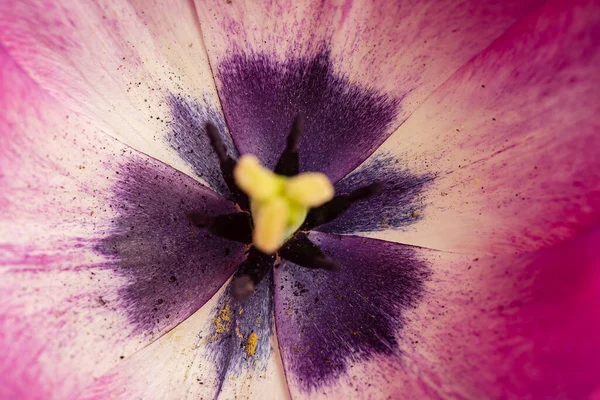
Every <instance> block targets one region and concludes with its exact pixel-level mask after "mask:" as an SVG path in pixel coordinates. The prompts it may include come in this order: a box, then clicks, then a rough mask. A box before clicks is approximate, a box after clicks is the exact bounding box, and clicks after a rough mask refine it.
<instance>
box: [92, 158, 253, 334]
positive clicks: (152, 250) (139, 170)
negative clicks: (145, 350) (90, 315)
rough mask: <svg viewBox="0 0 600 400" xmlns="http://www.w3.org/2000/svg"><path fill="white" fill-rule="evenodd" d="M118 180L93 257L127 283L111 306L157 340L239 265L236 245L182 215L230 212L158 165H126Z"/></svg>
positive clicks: (201, 188) (183, 177) (222, 203)
mask: <svg viewBox="0 0 600 400" xmlns="http://www.w3.org/2000/svg"><path fill="white" fill-rule="evenodd" d="M120 177H121V179H120V180H119V181H118V183H117V185H116V186H115V187H114V193H113V196H112V200H111V208H113V209H115V210H116V211H117V213H118V217H117V218H116V219H115V220H114V221H112V222H113V226H112V229H111V231H110V232H109V233H108V235H107V236H106V237H105V238H104V239H103V240H102V241H101V242H100V243H99V244H98V246H97V250H98V251H99V252H100V253H102V254H104V255H106V256H109V257H110V258H112V260H113V261H112V262H111V263H109V264H108V265H107V266H106V267H107V268H111V269H114V270H115V271H117V272H118V273H119V274H121V275H122V276H123V277H125V278H126V279H128V280H129V282H130V283H129V285H128V286H126V287H124V288H123V289H122V290H121V292H120V296H121V298H120V304H119V305H118V306H119V307H121V308H123V309H124V310H126V311H127V313H128V314H129V318H130V320H131V322H132V323H133V324H134V325H135V326H136V328H137V329H138V330H139V331H143V332H146V333H148V334H150V333H153V332H160V331H162V330H163V329H167V328H169V327H172V326H174V325H176V324H177V323H178V322H181V321H182V320H183V319H185V318H187V317H188V316H189V315H191V314H192V313H194V312H195V311H197V310H198V309H199V308H200V307H201V306H202V305H203V304H204V303H205V302H206V301H208V300H209V299H210V298H211V297H212V296H213V295H214V293H215V292H216V291H217V290H218V289H219V288H220V287H221V286H222V285H223V283H225V281H226V280H227V279H228V278H229V277H230V276H231V274H232V273H233V272H234V271H235V269H236V268H237V266H238V265H239V264H240V263H241V262H242V260H243V252H244V246H243V245H241V244H239V243H236V242H231V241H227V240H224V239H220V238H218V237H216V236H214V235H211V234H210V233H208V232H207V231H204V230H200V229H198V228H197V227H195V226H192V225H191V223H190V222H189V221H188V220H187V219H186V218H185V212H187V211H190V210H202V211H205V212H207V213H211V214H223V213H228V212H232V211H234V207H233V204H232V203H230V202H228V201H227V200H225V199H223V198H222V197H220V196H218V195H217V194H215V193H214V192H213V191H212V190H210V189H208V188H206V187H205V186H203V185H201V184H200V183H198V182H196V181H194V180H193V179H191V178H190V177H188V176H186V175H184V174H182V173H180V172H178V171H176V170H175V169H173V168H170V167H168V166H165V165H163V164H161V163H159V162H158V161H154V160H151V161H141V160H140V161H135V162H130V163H128V164H126V165H124V166H123V168H122V169H121V171H120Z"/></svg>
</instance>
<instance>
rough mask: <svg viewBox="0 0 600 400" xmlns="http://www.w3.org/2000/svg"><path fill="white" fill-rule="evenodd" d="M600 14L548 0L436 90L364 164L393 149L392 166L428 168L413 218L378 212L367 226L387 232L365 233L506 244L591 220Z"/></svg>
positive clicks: (453, 243) (596, 209) (587, 5)
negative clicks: (393, 221)
mask: <svg viewBox="0 0 600 400" xmlns="http://www.w3.org/2000/svg"><path fill="white" fill-rule="evenodd" d="M599 15H600V8H599V6H598V3H597V2H588V1H578V2H567V1H553V2H549V3H548V4H547V5H546V6H544V7H543V8H542V9H540V10H539V11H538V12H536V13H535V14H533V15H532V16H530V17H529V18H527V19H525V20H523V21H522V22H521V23H519V24H517V25H515V26H514V27H513V28H511V29H510V30H509V31H508V32H507V33H506V34H505V35H503V36H502V37H501V38H499V39H498V40H496V41H495V42H494V43H493V44H492V45H491V46H490V47H489V48H488V49H486V50H485V51H484V52H482V53H481V54H479V55H478V56H477V57H475V58H474V59H473V60H471V61H470V62H469V63H468V64H467V65H465V66H464V67H463V68H461V69H460V70H459V71H458V72H457V73H456V74H455V75H454V76H452V78H450V79H449V80H448V81H447V82H446V83H445V84H444V85H443V86H442V87H441V88H439V89H438V90H437V91H436V92H434V93H433V94H432V95H431V96H430V98H429V99H428V100H427V101H426V102H425V103H424V104H423V105H422V106H421V107H420V108H419V109H418V110H417V111H416V112H415V113H414V114H413V115H412V116H411V118H409V119H408V120H407V121H406V122H405V123H404V124H403V125H402V126H401V127H400V128H399V129H398V131H396V133H395V134H394V136H392V137H391V138H390V139H389V140H388V141H387V142H386V143H385V144H384V145H383V146H382V147H381V149H379V150H378V152H377V153H375V154H374V155H373V156H372V158H371V159H370V160H369V161H368V162H367V163H365V168H367V169H368V164H369V163H373V162H375V161H377V160H381V159H385V158H390V156H393V158H394V159H395V160H394V159H392V160H391V162H389V164H390V166H391V167H394V168H396V169H400V170H401V171H409V175H411V174H412V175H416V176H423V175H427V174H433V175H434V177H433V179H431V181H430V182H429V183H428V184H427V185H426V187H425V188H423V189H422V190H420V193H419V195H420V196H419V197H420V202H421V204H420V207H419V208H418V210H417V211H418V213H417V214H416V215H417V217H418V218H416V219H417V221H416V223H415V224H413V225H412V226H410V227H406V226H397V227H398V228H401V229H395V230H390V229H389V225H388V226H387V227H386V225H385V224H386V219H385V218H381V219H379V220H378V221H375V222H373V225H376V224H378V229H377V230H380V231H383V232H380V233H373V234H372V235H374V236H376V237H380V238H385V239H388V240H393V241H398V242H401V243H410V244H415V245H420V246H426V247H432V248H438V249H444V250H452V251H462V252H472V253H477V252H493V253H514V252H522V251H531V250H535V249H538V248H541V247H545V246H549V245H552V244H555V243H558V242H560V241H561V240H564V239H566V238H569V237H571V236H573V235H574V234H575V233H576V232H579V231H581V230H585V229H587V228H589V227H590V226H592V225H593V224H595V223H597V221H598V219H599V218H600V184H599V182H600V158H599V157H598V156H597V153H598V149H599V148H600V136H599V135H598V132H599V131H600V117H599V116H600V102H599V101H598V85H597V74H598V71H599V70H600V51H599V49H600V47H599V44H600V34H599V32H600V18H599ZM394 162H396V164H394ZM360 169H361V168H359V171H360ZM405 173H406V172H405ZM365 204H368V203H366V202H365ZM365 207H368V205H365ZM380 212H381V215H382V216H383V217H385V216H386V215H390V214H392V215H406V214H407V213H408V214H411V213H412V210H411V209H410V208H401V207H395V206H394V205H390V206H389V207H387V208H386V209H380ZM393 227H394V226H393ZM360 230H361V228H360V227H359V228H358V229H356V231H360ZM362 230H363V231H365V230H364V229H362ZM373 230H375V229H370V231H373Z"/></svg>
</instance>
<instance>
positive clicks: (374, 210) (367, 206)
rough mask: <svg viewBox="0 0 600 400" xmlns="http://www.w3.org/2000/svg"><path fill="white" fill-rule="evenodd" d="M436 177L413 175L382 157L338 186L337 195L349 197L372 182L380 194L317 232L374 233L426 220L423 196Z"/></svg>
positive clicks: (356, 204) (391, 160) (370, 160)
mask: <svg viewBox="0 0 600 400" xmlns="http://www.w3.org/2000/svg"><path fill="white" fill-rule="evenodd" d="M434 179H435V176H434V175H433V174H428V175H414V174H412V173H411V172H409V171H408V170H405V169H402V168H401V164H400V163H399V162H398V160H396V159H395V158H394V157H392V156H389V155H385V154H379V155H377V156H376V157H372V158H371V159H369V160H368V161H367V162H366V163H365V164H363V165H362V166H361V167H359V169H358V170H356V171H354V172H352V173H351V174H350V175H348V176H347V177H345V178H344V179H342V180H341V181H339V182H338V183H337V184H336V185H335V193H336V194H348V193H350V192H352V191H353V190H356V189H357V188H359V187H362V186H366V185H369V184H371V183H373V182H376V181H377V182H379V183H381V184H382V189H381V191H380V192H379V193H378V194H376V195H374V196H373V197H370V198H368V199H366V200H363V201H359V202H356V203H354V204H353V205H352V207H350V209H348V210H347V211H346V212H345V213H344V214H343V215H342V216H340V217H339V218H337V219H335V220H333V221H331V222H330V223H328V224H325V225H321V226H319V227H317V228H316V230H318V231H320V232H327V233H344V234H348V233H355V232H374V231H382V230H387V229H394V228H396V229H397V228H403V227H407V226H409V225H411V224H414V223H415V222H417V221H419V220H420V219H421V218H422V217H423V213H424V206H423V205H422V199H423V196H424V194H425V192H426V190H427V186H428V184H429V183H430V182H432V181H433V180H434Z"/></svg>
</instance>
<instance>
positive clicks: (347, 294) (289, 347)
mask: <svg viewBox="0 0 600 400" xmlns="http://www.w3.org/2000/svg"><path fill="white" fill-rule="evenodd" d="M311 240H312V241H313V242H314V243H315V244H317V245H319V246H320V248H321V250H322V251H323V252H325V253H326V254H327V255H330V256H332V257H334V258H335V259H337V260H338V261H339V262H340V263H341V265H342V269H341V271H340V272H326V271H321V270H309V269H306V268H301V267H298V266H297V265H295V264H291V263H289V262H284V263H283V265H282V266H281V268H279V269H277V270H276V273H275V288H276V292H275V296H276V297H275V305H276V306H275V321H276V325H277V334H278V339H279V345H280V347H281V352H282V355H283V361H284V366H285V368H286V373H287V377H288V381H289V382H291V383H293V385H294V386H295V387H298V388H300V389H301V390H304V391H309V390H311V389H318V388H319V387H321V386H323V385H326V384H328V383H332V382H333V381H334V380H335V379H336V378H338V377H339V376H340V375H342V374H343V373H344V372H345V371H346V369H347V367H348V366H349V364H351V363H354V362H359V361H362V360H365V359H369V358H370V357H371V356H372V355H375V354H396V353H397V354H399V353H400V352H401V350H400V349H398V347H397V346H398V343H397V340H396V337H397V335H398V333H399V331H400V330H401V329H402V327H403V326H404V324H405V321H404V320H403V317H402V313H403V311H405V310H407V309H409V308H412V307H415V306H416V305H417V303H418V301H419V299H420V298H421V296H422V293H423V290H424V282H425V280H426V279H428V277H429V275H430V272H429V271H430V270H429V267H428V266H427V265H426V264H425V262H424V261H423V260H421V259H419V258H418V257H417V256H416V252H415V249H414V248H413V247H410V246H405V245H400V244H397V243H391V242H384V241H380V240H375V239H366V238H360V237H352V236H334V235H328V234H322V233H313V234H311Z"/></svg>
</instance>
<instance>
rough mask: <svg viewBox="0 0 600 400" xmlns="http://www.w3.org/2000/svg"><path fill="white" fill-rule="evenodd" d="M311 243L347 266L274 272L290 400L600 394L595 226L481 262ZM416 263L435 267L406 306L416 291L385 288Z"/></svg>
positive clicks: (388, 247)
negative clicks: (292, 399)
mask: <svg viewBox="0 0 600 400" xmlns="http://www.w3.org/2000/svg"><path fill="white" fill-rule="evenodd" d="M313 239H315V240H317V241H318V242H319V243H320V244H321V246H322V247H323V248H324V249H325V250H326V252H328V254H331V255H333V256H334V257H336V258H339V259H340V260H341V261H342V270H341V271H340V272H339V273H340V274H341V275H340V276H339V277H338V276H335V275H334V274H329V275H327V274H318V273H315V272H314V271H312V272H310V271H309V272H307V271H300V270H298V269H296V268H282V269H281V270H278V271H277V273H276V288H277V289H278V291H277V294H276V322H277V327H278V334H279V343H280V346H281V349H282V356H283V361H284V368H285V370H286V376H287V378H288V383H289V386H290V392H291V393H292V396H293V397H295V398H296V397H297V398H307V397H308V398H348V399H381V398H393V399H395V398H407V399H448V398H451V399H482V398H492V399H546V398H552V399H555V398H565V399H587V398H589V397H590V396H592V395H593V394H594V393H598V391H599V390H600V368H598V367H599V365H598V360H599V359H600V342H599V341H598V335H599V334H600V313H599V312H598V311H599V310H600V263H599V261H598V257H597V249H598V248H599V246H600V227H597V228H596V229H595V230H593V231H590V232H587V233H584V234H581V235H578V236H577V237H576V238H574V239H572V240H570V241H568V242H565V243H562V244H560V245H558V246H555V247H552V248H549V249H544V250H541V251H539V252H536V253H530V254H521V255H505V256H490V257H481V258H473V257H470V256H466V255H460V254H453V253H446V252H440V251H435V250H429V249H423V248H417V247H411V246H406V245H401V244H398V243H390V242H383V241H378V240H374V239H367V238H358V237H351V236H342V237H335V236H333V235H324V234H316V235H313ZM374 249H379V252H377V251H375V252H374V251H373V250H374ZM398 253H402V254H403V256H402V257H398ZM419 264H421V265H425V266H428V268H430V269H431V274H430V275H429V276H427V278H426V281H425V287H424V288H423V289H422V290H421V291H420V298H418V299H417V302H416V303H413V304H412V306H411V307H406V305H407V303H405V301H406V300H407V297H406V295H407V294H408V296H409V297H408V299H409V298H410V295H411V293H412V291H408V292H406V293H405V292H403V289H404V288H403V287H402V285H397V286H396V288H397V289H398V292H391V291H390V289H393V287H388V285H390V283H391V282H393V281H395V280H396V279H398V278H397V276H399V274H400V276H401V274H405V279H406V282H407V283H410V282H412V283H415V282H416V280H415V276H414V275H412V274H411V271H412V272H414V270H413V267H411V265H412V266H415V265H419ZM361 266H362V268H363V269H364V270H362V271H361ZM386 271H389V272H388V273H387V274H386ZM344 274H350V275H352V276H353V277H354V279H347V278H346V276H345V275H344ZM278 285H282V286H283V288H282V289H281V290H279V286H278ZM315 295H318V296H319V301H318V302H315V300H314V298H315ZM382 296H383V297H384V298H385V299H388V301H385V300H384V301H382V299H381V297H382ZM349 313H350V314H351V316H350V317H348V314H349ZM360 318H363V320H364V323H362V324H361V323H360ZM373 319H376V320H375V322H374V321H373ZM389 327H394V328H395V329H394V330H393V331H392V335H391V337H390V336H389V330H388V328H389ZM382 328H384V329H382ZM369 334H370V335H369ZM377 342H379V343H381V344H380V345H379V346H374V345H373V344H374V343H377Z"/></svg>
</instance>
